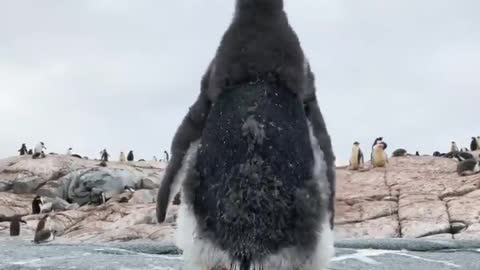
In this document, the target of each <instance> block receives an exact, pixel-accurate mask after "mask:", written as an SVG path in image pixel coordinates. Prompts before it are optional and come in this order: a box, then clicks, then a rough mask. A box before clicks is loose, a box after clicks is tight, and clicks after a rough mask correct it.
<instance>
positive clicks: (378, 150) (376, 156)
mask: <svg viewBox="0 0 480 270" xmlns="http://www.w3.org/2000/svg"><path fill="white" fill-rule="evenodd" d="M384 147H385V145H384V144H383V142H381V141H379V142H377V144H376V145H375V146H374V147H373V151H372V165H373V167H385V166H386V165H387V163H388V158H387V154H386V153H385V150H384Z"/></svg>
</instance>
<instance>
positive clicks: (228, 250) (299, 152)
mask: <svg viewBox="0 0 480 270" xmlns="http://www.w3.org/2000/svg"><path fill="white" fill-rule="evenodd" d="M171 154H172V159H171V160H170V162H169V163H168V167H167V169H166V172H165V174H164V177H163V179H162V182H161V187H160V189H159V192H158V196H157V219H158V221H159V222H163V221H165V217H166V214H167V207H168V206H169V205H171V203H170V202H171V201H173V199H174V197H175V195H176V194H177V191H176V190H175V187H176V186H177V185H178V186H181V204H180V210H179V213H178V218H177V234H176V235H177V239H176V244H177V246H178V247H179V248H181V249H182V250H183V257H184V261H185V267H186V269H200V268H201V269H209V270H210V269H238V270H250V269H253V268H255V269H264V270H281V269H285V270H286V269H288V270H291V269H302V270H313V269H316V270H323V269H326V268H327V266H328V262H329V261H330V259H331V257H332V256H333V254H334V248H333V229H334V222H333V221H334V202H335V167H334V165H335V156H334V154H333V150H332V145H331V139H330V136H329V134H328V132H327V128H326V124H325V121H324V119H323V116H322V114H321V111H320V108H319V106H318V101H317V98H316V94H315V81H314V75H313V73H312V71H311V69H310V65H309V63H308V60H307V59H306V57H305V55H304V53H303V50H302V48H301V46H300V42H299V40H298V37H297V36H296V34H295V32H294V31H293V29H292V28H291V26H290V25H289V23H288V19H287V15H286V14H285V12H284V8H283V1H282V0H254V1H252V0H237V1H236V6H235V14H234V18H233V20H232V22H231V25H230V27H229V29H228V30H227V31H226V32H225V34H224V36H223V38H222V40H221V43H220V46H219V47H218V49H217V53H216V55H215V57H214V58H213V60H212V61H211V63H210V64H209V67H208V68H207V71H206V73H205V75H204V77H203V79H202V83H201V91H200V94H199V96H198V99H197V100H196V101H195V103H194V104H193V106H191V107H190V109H189V111H188V113H187V115H186V116H185V118H184V119H183V121H182V123H181V124H180V126H179V128H178V129H177V131H176V134H175V136H174V138H173V141H172V148H171Z"/></svg>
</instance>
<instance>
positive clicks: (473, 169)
mask: <svg viewBox="0 0 480 270" xmlns="http://www.w3.org/2000/svg"><path fill="white" fill-rule="evenodd" d="M479 163H480V161H476V160H475V159H467V160H464V161H461V162H460V163H458V165H457V173H458V175H460V176H468V175H473V174H477V173H479V172H480V164H479Z"/></svg>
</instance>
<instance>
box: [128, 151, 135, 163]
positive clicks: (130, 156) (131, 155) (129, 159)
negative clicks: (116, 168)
mask: <svg viewBox="0 0 480 270" xmlns="http://www.w3.org/2000/svg"><path fill="white" fill-rule="evenodd" d="M127 160H128V161H133V160H134V156H133V151H132V150H130V152H128V155H127Z"/></svg>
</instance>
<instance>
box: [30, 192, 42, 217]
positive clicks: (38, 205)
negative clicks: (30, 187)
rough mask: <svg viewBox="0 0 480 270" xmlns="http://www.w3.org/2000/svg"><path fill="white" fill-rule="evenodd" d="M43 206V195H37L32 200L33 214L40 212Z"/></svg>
mask: <svg viewBox="0 0 480 270" xmlns="http://www.w3.org/2000/svg"><path fill="white" fill-rule="evenodd" d="M42 206H43V198H42V196H38V195H37V196H35V198H33V200H32V214H34V215H36V214H40V212H41V211H42Z"/></svg>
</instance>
